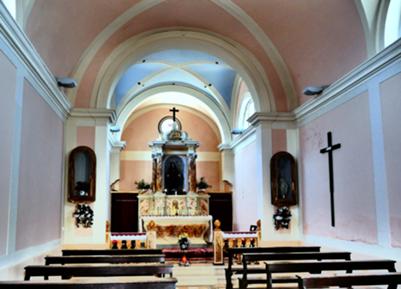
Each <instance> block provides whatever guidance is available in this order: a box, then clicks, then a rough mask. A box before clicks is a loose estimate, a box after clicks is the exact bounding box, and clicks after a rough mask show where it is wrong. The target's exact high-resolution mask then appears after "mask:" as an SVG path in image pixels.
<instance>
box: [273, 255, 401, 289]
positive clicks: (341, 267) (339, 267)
mask: <svg viewBox="0 0 401 289" xmlns="http://www.w3.org/2000/svg"><path fill="white" fill-rule="evenodd" d="M395 263H396V261H393V260H364V261H320V262H294V263H266V277H267V278H266V288H268V289H271V288H272V283H273V282H274V283H284V282H285V283H288V282H298V281H297V280H298V279H297V278H296V277H295V276H294V277H293V278H290V277H284V278H283V282H281V281H280V279H274V280H273V278H272V274H274V273H311V274H320V273H321V272H322V271H346V272H347V273H352V272H353V271H354V270H387V271H388V272H396V270H395ZM291 280H293V281H291Z"/></svg>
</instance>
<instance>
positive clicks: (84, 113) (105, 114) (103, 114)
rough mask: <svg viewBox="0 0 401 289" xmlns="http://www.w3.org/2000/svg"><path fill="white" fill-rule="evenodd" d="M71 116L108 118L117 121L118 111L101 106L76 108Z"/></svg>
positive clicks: (112, 121)
mask: <svg viewBox="0 0 401 289" xmlns="http://www.w3.org/2000/svg"><path fill="white" fill-rule="evenodd" d="M70 116H71V117H76V118H92V119H107V120H108V121H110V122H111V123H115V121H116V119H117V118H116V111H115V110H114V109H107V108H104V109H101V108H74V109H72V110H71V113H70Z"/></svg>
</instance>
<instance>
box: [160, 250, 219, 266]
mask: <svg viewBox="0 0 401 289" xmlns="http://www.w3.org/2000/svg"><path fill="white" fill-rule="evenodd" d="M163 254H164V255H165V256H166V260H167V261H172V262H174V261H177V262H178V260H180V259H181V257H182V256H183V254H185V256H186V257H187V259H189V261H190V262H209V263H211V262H213V248H210V247H200V248H189V249H188V250H185V251H182V250H180V249H179V248H178V247H173V248H164V249H163Z"/></svg>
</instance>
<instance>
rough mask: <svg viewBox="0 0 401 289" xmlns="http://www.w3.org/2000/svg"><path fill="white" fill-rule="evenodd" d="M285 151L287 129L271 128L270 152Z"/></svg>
mask: <svg viewBox="0 0 401 289" xmlns="http://www.w3.org/2000/svg"><path fill="white" fill-rule="evenodd" d="M280 151H287V131H286V130H285V129H273V130H272V153H273V154H275V153H277V152H280Z"/></svg>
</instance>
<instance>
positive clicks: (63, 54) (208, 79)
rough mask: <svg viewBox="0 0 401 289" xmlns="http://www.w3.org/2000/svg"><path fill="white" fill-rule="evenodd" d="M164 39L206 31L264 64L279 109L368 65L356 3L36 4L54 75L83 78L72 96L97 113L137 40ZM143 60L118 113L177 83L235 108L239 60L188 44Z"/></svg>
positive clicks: (127, 74)
mask: <svg viewBox="0 0 401 289" xmlns="http://www.w3.org/2000/svg"><path fill="white" fill-rule="evenodd" d="M162 31H179V32H180V31H181V32H182V37H185V31H197V32H199V33H203V34H205V35H209V36H210V37H215V38H220V39H222V41H224V42H225V43H226V47H227V49H228V48H230V47H232V49H237V50H238V51H241V53H243V54H242V55H249V57H250V59H255V63H256V66H255V67H256V69H257V71H258V72H259V74H260V77H261V78H262V79H263V80H264V81H265V82H266V83H268V85H266V87H268V88H269V90H268V92H267V94H269V95H271V97H272V99H273V102H274V105H272V106H271V107H272V110H276V111H288V110H291V109H293V108H294V107H296V106H297V105H299V104H301V103H303V102H304V101H305V100H307V97H305V96H303V95H302V89H303V87H305V86H307V85H313V84H317V85H318V84H330V83H332V82H334V81H335V80H337V79H338V78H339V77H341V76H342V75H344V74H345V73H347V72H349V71H350V70H351V69H352V68H353V67H355V66H356V65H358V64H360V63H361V62H362V61H364V60H365V59H366V58H367V48H366V46H367V45H366V40H365V36H364V30H363V26H362V22H361V19H360V16H359V13H358V10H357V7H356V5H355V1H350V0H336V1H327V0H233V1H229V0H112V1H111V0H51V1H49V0H36V1H35V2H34V5H33V7H32V10H31V12H30V15H29V17H28V18H27V21H26V32H27V34H28V36H29V37H30V39H31V40H32V42H33V44H34V45H35V47H36V49H37V50H38V52H39V53H40V55H41V56H42V58H43V59H44V60H45V62H46V63H47V65H48V66H49V68H50V69H51V70H52V72H53V73H54V74H55V75H58V76H71V77H74V78H76V79H77V80H78V82H79V86H78V88H77V89H75V90H74V92H72V93H70V95H69V96H70V98H71V101H72V102H73V104H74V105H75V106H76V107H96V102H95V101H94V96H95V95H96V94H97V93H98V91H97V90H96V83H97V82H101V81H103V79H102V77H101V75H102V70H104V69H105V66H106V64H107V62H108V61H109V62H110V61H111V58H110V57H111V56H112V55H113V54H116V53H117V51H118V49H120V48H121V47H122V46H123V45H125V44H126V45H128V44H127V43H128V40H130V39H136V38H135V37H137V38H140V37H142V36H143V35H146V36H148V37H151V36H152V35H154V34H156V33H158V32H162ZM216 45H218V44H216ZM142 54H143V55H139V56H138V58H137V59H135V60H133V61H132V62H131V63H126V64H125V66H124V71H123V72H122V73H119V74H117V73H116V79H115V80H114V82H115V85H114V86H113V88H112V95H113V99H112V103H113V104H114V105H118V103H119V102H120V101H121V100H122V99H123V98H124V97H127V94H132V95H134V94H135V93H139V92H140V90H141V89H144V87H145V86H154V85H157V84H158V83H166V82H169V83H179V84H181V83H183V84H185V85H190V86H192V87H195V88H196V89H199V90H201V91H202V90H205V92H209V93H210V87H212V88H213V89H214V91H213V93H216V94H219V95H220V96H221V97H222V99H224V100H225V101H226V104H227V105H228V106H230V101H231V97H232V93H233V90H234V89H233V88H234V86H235V79H236V76H237V74H240V73H239V71H237V70H236V68H235V67H232V66H230V64H229V63H228V61H229V59H221V58H220V57H219V56H218V55H213V54H211V53H209V52H207V51H205V50H204V49H202V47H199V49H198V50H197V49H194V47H190V48H189V47H185V46H183V45H180V44H178V43H177V46H176V47H174V45H172V46H170V47H159V48H158V49H153V51H150V52H149V53H148V54H146V53H143V52H142ZM114 61H119V60H118V58H115V59H114ZM216 63H217V64H216ZM240 76H241V77H242V75H241V74H240ZM209 84H211V86H209ZM256 91H258V89H257V88H256Z"/></svg>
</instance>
